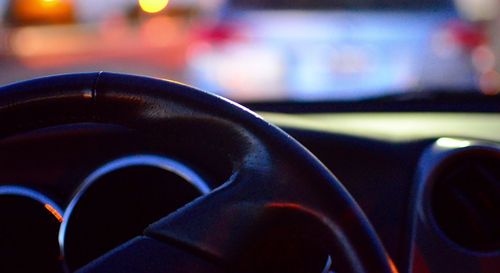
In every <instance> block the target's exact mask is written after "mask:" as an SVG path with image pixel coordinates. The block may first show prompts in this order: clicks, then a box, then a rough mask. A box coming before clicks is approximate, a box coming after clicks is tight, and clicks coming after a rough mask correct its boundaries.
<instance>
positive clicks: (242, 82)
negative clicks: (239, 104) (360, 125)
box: [0, 0, 500, 101]
mask: <svg viewBox="0 0 500 273" xmlns="http://www.w3.org/2000/svg"><path fill="white" fill-rule="evenodd" d="M0 22H1V23H0V85H3V84H6V83H10V82H14V81H19V80H24V79H30V78H33V77H36V76H43V75H48V74H56V73H69V72H84V71H100V70H106V71H116V72H125V73H134V74H141V75H148V76H153V77H160V78H165V79H172V80H175V81H180V82H185V83H188V84H190V85H194V86H196V87H198V88H201V89H205V90H208V91H212V92H216V93H218V94H221V95H223V96H227V97H229V98H232V99H235V100H238V101H271V100H296V101H301V100H355V99H363V98H369V97H377V96H383V95H390V94H399V93H406V92H419V91H433V90H440V91H442V90H445V91H454V90H456V91H464V90H476V91H475V92H478V93H483V94H485V95H495V94H498V93H499V92H500V73H499V71H500V60H499V58H500V32H499V31H498V30H499V29H500V1H498V0H293V1H292V0H288V1H287V0H170V1H168V0H105V1H103V0H0ZM497 33H498V34H497Z"/></svg>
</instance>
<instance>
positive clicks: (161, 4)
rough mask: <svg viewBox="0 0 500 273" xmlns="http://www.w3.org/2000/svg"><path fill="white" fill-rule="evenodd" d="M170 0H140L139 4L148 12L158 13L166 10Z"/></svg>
mask: <svg viewBox="0 0 500 273" xmlns="http://www.w3.org/2000/svg"><path fill="white" fill-rule="evenodd" d="M168 2H169V0H139V6H140V7H141V9H142V10H143V11H145V12H147V13H157V12H160V11H162V10H164V9H165V8H166V7H167V5H168Z"/></svg>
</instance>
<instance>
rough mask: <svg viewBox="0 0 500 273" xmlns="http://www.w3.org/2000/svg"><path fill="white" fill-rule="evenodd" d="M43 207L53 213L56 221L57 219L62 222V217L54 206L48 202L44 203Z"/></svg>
mask: <svg viewBox="0 0 500 273" xmlns="http://www.w3.org/2000/svg"><path fill="white" fill-rule="evenodd" d="M45 208H46V209H47V210H48V211H49V212H50V213H52V215H54V217H56V219H57V221H59V223H62V221H63V218H62V216H61V214H60V213H59V212H58V211H57V210H56V209H55V208H54V207H52V206H51V205H49V204H45Z"/></svg>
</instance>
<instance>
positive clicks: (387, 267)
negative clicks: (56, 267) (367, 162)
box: [0, 72, 395, 273]
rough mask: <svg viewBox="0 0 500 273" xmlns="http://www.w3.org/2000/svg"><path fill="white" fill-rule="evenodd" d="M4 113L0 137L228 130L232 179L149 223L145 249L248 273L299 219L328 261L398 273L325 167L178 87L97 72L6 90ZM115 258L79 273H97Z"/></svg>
mask: <svg viewBox="0 0 500 273" xmlns="http://www.w3.org/2000/svg"><path fill="white" fill-rule="evenodd" d="M0 113H1V114H0V121H1V122H3V124H4V126H3V128H1V129H0V134H1V136H2V137H5V136H9V135H12V134H16V133H20V132H25V131H29V130H35V129H39V128H44V127H48V126H54V125H61V124H70V123H76V122H99V123H110V124H119V125H123V126H126V127H128V128H133V129H134V130H139V131H144V132H147V133H148V134H155V132H156V133H157V132H158V131H157V126H159V124H161V123H162V122H165V121H168V120H172V119H194V120H202V121H207V122H213V123H214V124H218V125H221V127H220V128H223V129H222V130H227V131H228V133H227V135H230V136H234V137H233V138H231V139H228V140H227V141H228V142H231V143H234V145H231V147H233V148H234V150H232V151H228V154H230V158H231V163H232V167H233V170H232V172H231V176H230V178H229V179H228V181H226V182H224V183H223V184H222V185H221V186H220V187H218V188H217V189H213V191H212V192H211V193H210V194H208V195H206V196H204V197H201V198H198V199H196V200H195V201H193V202H191V203H190V204H188V205H186V206H185V207H183V208H181V209H180V210H178V211H176V212H175V213H173V214H170V215H168V216H166V217H165V218H163V219H161V220H160V221H158V222H156V223H152V225H151V226H149V227H148V228H147V229H146V230H145V232H144V236H145V237H146V238H148V240H149V239H151V238H153V239H154V240H156V241H160V242H162V243H165V244H168V245H170V246H174V247H175V248H179V249H182V250H183V251H186V252H188V253H191V254H193V255H195V256H199V257H202V258H203V259H208V260H211V261H215V263H217V264H219V265H220V266H221V267H224V268H225V270H229V271H230V272H234V271H240V272H242V271H246V270H247V269H248V266H249V264H250V263H252V262H255V259H254V258H255V257H253V256H252V255H255V253H254V252H255V251H254V252H252V251H250V252H251V253H250V252H249V250H248V249H249V245H248V243H251V242H253V241H254V240H256V239H258V237H259V236H261V235H262V234H267V233H266V232H267V230H266V225H269V223H272V225H275V224H277V225H278V226H279V225H280V224H281V223H276V222H275V221H274V220H272V219H283V221H288V220H290V219H299V220H297V221H298V222H294V224H297V223H299V222H300V223H302V222H310V223H313V222H314V225H316V226H318V229H316V228H315V229H312V230H314V231H318V230H321V233H323V232H324V233H328V234H322V235H321V236H318V237H319V238H322V240H325V244H328V245H329V246H328V247H326V248H325V249H328V251H331V252H329V253H335V254H337V255H339V256H341V259H342V265H341V267H342V268H344V270H346V271H347V272H356V273H358V272H359V273H361V272H395V269H394V267H393V266H391V261H390V258H389V257H388V255H387V254H386V252H385V250H384V248H383V246H382V244H381V242H380V240H379V239H378V237H377V235H376V233H375V231H374V229H373V227H372V226H371V225H370V223H369V221H368V220H367V218H366V216H365V215H364V214H363V212H362V211H361V209H360V208H359V206H358V205H357V204H356V203H355V201H354V200H353V198H352V197H351V196H350V195H349V194H348V192H347V190H346V189H345V188H344V187H343V186H342V185H341V184H340V183H339V182H338V180H337V179H336V178H335V177H334V176H333V175H332V174H331V173H330V172H329V171H328V170H327V169H326V167H324V166H323V165H322V164H321V163H320V162H319V160H318V159H316V158H315V157H314V156H313V155H312V154H311V153H309V152H308V151H307V150H306V149H305V148H304V147H303V146H301V145H300V144H299V143H298V142H297V141H295V140H294V139H293V138H291V137H290V136H288V135H287V134H286V133H284V132H283V131H282V130H280V129H278V128H277V127H275V126H274V125H271V124H270V123H268V122H266V121H264V120H263V119H262V118H260V117H259V116H257V115H256V114H254V113H252V112H251V111H249V110H248V109H245V108H243V107H242V106H239V105H237V104H235V103H233V102H231V101H229V100H226V99H224V98H221V97H218V96H215V95H212V94H209V93H205V92H203V91H199V90H196V89H194V88H192V87H188V86H185V85H181V84H178V83H175V82H170V81H165V80H159V79H152V78H146V77H139V76H131V75H123V74H113V73H105V72H99V73H83V74H68V75H59V76H52V77H46V78H40V79H35V80H30V81H26V82H21V83H16V84H13V85H9V86H6V87H2V88H0ZM224 128H225V129H224ZM229 131H230V132H229ZM170 133H173V134H175V132H172V131H171V132H170ZM222 135H224V134H222ZM227 135H224V136H227ZM179 137H181V136H179ZM310 181H311V182H310ZM284 215H285V216H284ZM290 215H291V216H290ZM280 217H284V218H280ZM270 219H271V220H270ZM221 220H224V221H221ZM269 221H271V222H269ZM292 221H294V220H292ZM221 222H223V223H221ZM278 222H279V221H278ZM256 229H257V230H259V232H257V233H256V232H254V231H255V230H256ZM263 230H264V231H263ZM306 230H309V229H306ZM309 231H311V230H309ZM262 232H264V233H262ZM221 234H226V235H227V234H231V236H230V237H228V236H221ZM273 234H274V235H272V236H275V235H276V234H275V233H273ZM308 238H309V239H310V238H312V237H308ZM139 240H141V239H139ZM242 245H243V247H242ZM128 247H133V243H132V244H129V245H128ZM322 247H323V246H322ZM242 248H244V249H242ZM250 248H251V247H250ZM117 255H118V257H119V255H120V252H119V251H118V252H115V253H114V252H113V251H112V252H111V253H108V254H106V255H104V256H103V257H101V258H99V259H98V260H96V261H95V262H93V263H91V264H90V265H88V266H86V267H84V268H83V269H82V270H81V271H82V272H100V270H102V268H103V266H105V267H106V266H108V267H107V268H109V261H112V260H113V261H116V257H117ZM118 260H120V259H118ZM266 261H267V260H266ZM122 262H123V264H127V263H129V262H131V261H124V260H123V261H122ZM248 270H249V271H251V270H250V269H248ZM252 270H253V269H252ZM256 270H257V269H256ZM108 272H109V271H108ZM144 272H146V271H144ZM171 272H172V273H173V272H181V271H176V270H175V269H172V270H171ZM182 272H184V271H182Z"/></svg>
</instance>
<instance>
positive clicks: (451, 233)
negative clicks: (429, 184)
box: [431, 151, 500, 252]
mask: <svg viewBox="0 0 500 273" xmlns="http://www.w3.org/2000/svg"><path fill="white" fill-rule="evenodd" d="M432 180H433V188H432V191H431V214H432V216H433V218H434V221H435V223H436V225H437V227H438V229H440V230H441V231H442V233H443V234H444V235H445V236H446V237H447V238H448V239H450V240H451V241H453V242H455V243H456V244H458V245H460V246H462V247H464V248H466V249H469V250H472V251H478V252H491V251H498V250H500V154H498V153H496V152H493V151H468V152H465V153H462V154H455V155H454V156H452V157H450V158H448V159H447V160H445V161H443V162H442V164H441V166H440V167H438V169H436V171H435V173H434V175H433V178H432Z"/></svg>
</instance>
